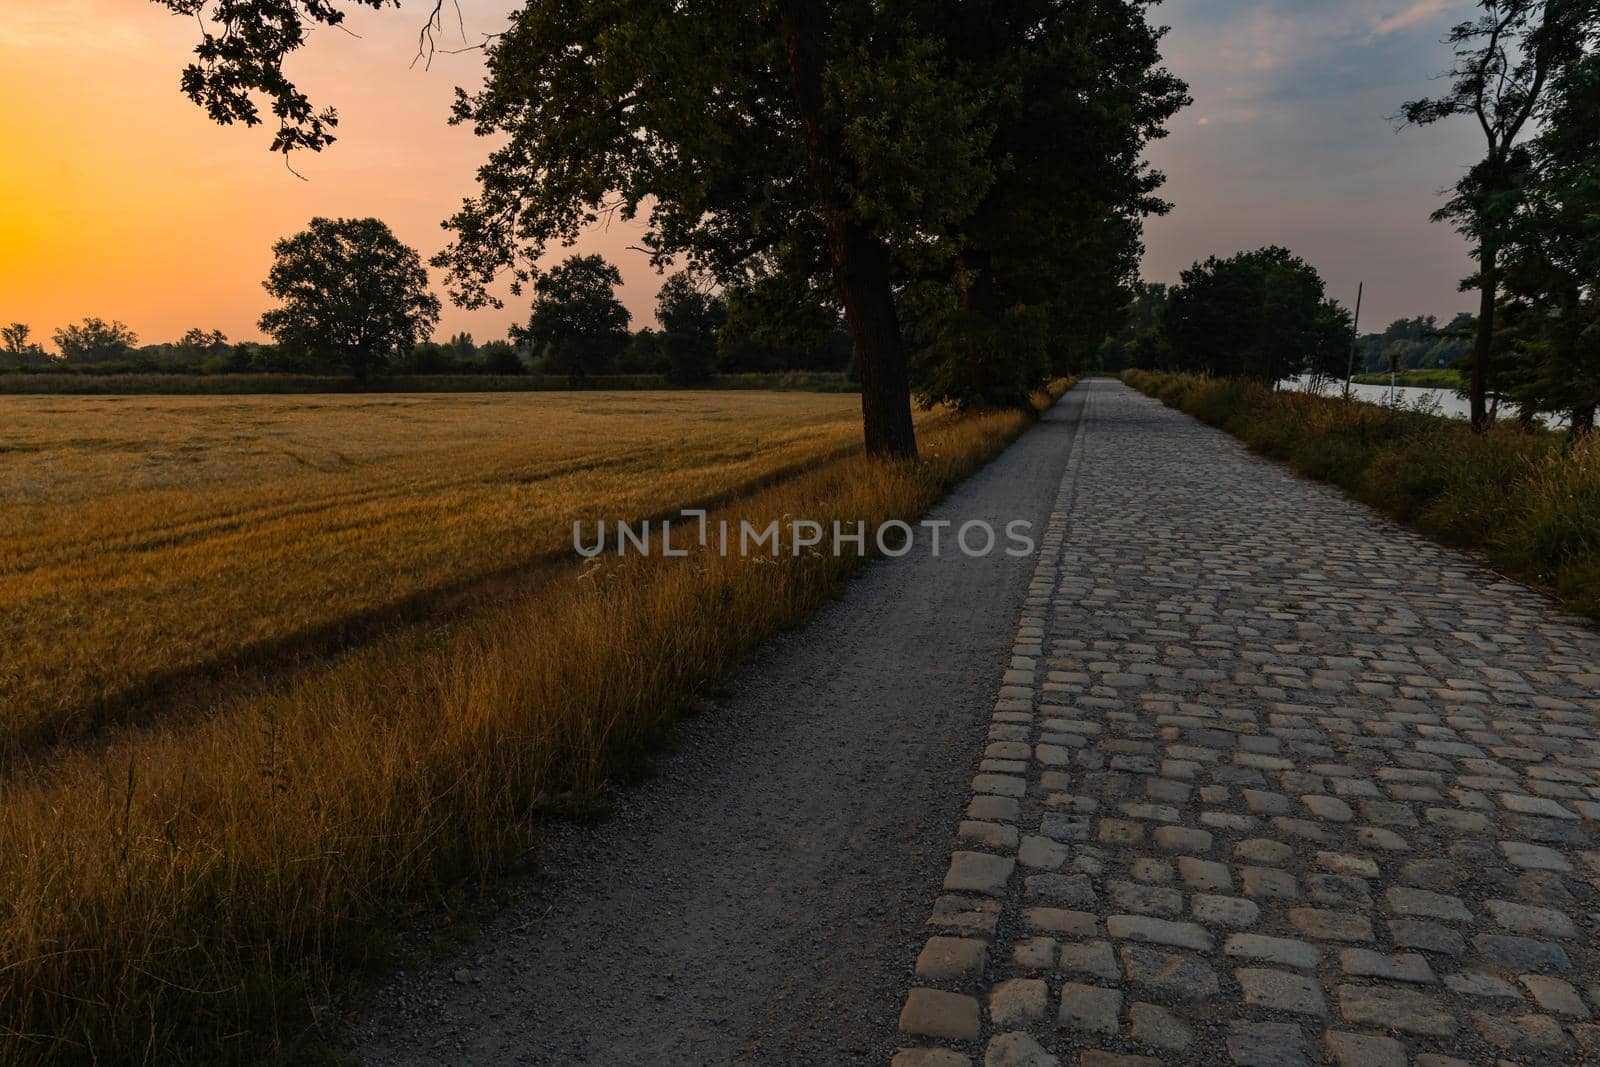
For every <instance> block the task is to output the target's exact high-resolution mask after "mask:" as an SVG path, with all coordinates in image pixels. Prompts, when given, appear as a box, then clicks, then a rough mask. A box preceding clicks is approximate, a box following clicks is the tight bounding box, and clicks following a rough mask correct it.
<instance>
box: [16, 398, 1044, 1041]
mask: <svg viewBox="0 0 1600 1067" xmlns="http://www.w3.org/2000/svg"><path fill="white" fill-rule="evenodd" d="M1026 422H1027V420H1026V419H1025V418H1024V417H1023V416H1022V415H1020V414H1016V413H1011V414H995V415H985V416H974V417H970V418H964V419H959V420H956V419H941V420H938V421H937V422H935V423H934V424H932V425H930V426H929V427H927V428H926V429H925V430H924V432H923V435H922V438H923V440H922V444H923V456H922V458H921V459H920V460H918V461H916V462H910V463H888V464H886V463H883V462H879V461H873V460H869V459H867V458H866V457H864V456H861V455H854V456H850V457H848V458H844V459H840V460H836V461H833V462H830V463H826V464H823V465H820V466H819V467H817V468H816V469H814V470H812V471H810V472H807V473H804V474H801V475H797V476H795V477H793V478H790V479H788V480H786V481H783V482H781V483H779V484H777V485H774V486H771V487H769V488H766V489H763V490H761V491H759V492H757V493H755V494H754V495H751V496H749V497H747V498H745V499H743V500H741V501H739V502H736V503H734V504H731V505H729V506H728V507H726V508H724V509H722V510H721V511H720V512H718V513H715V514H713V516H712V521H713V522H715V521H717V520H718V519H721V518H727V519H728V520H729V521H730V522H732V523H737V522H739V521H740V520H744V519H748V520H750V521H752V522H754V523H756V524H758V525H764V524H765V523H766V522H767V521H769V520H770V519H773V518H778V517H782V516H806V517H811V518H815V519H818V520H820V521H823V522H825V523H827V522H831V521H832V520H833V519H835V518H837V519H839V520H841V521H847V522H853V521H855V520H858V519H859V520H865V521H867V522H868V523H869V524H871V523H876V522H881V521H884V520H887V519H889V518H895V517H898V518H905V519H909V518H912V517H914V516H916V515H918V514H920V513H921V512H922V511H923V510H925V509H926V508H927V507H928V506H929V505H930V504H931V503H932V502H933V501H934V500H936V499H937V498H938V497H939V496H940V495H942V494H943V493H944V492H945V491H946V490H947V489H948V488H949V487H950V486H951V485H952V484H953V483H955V482H956V481H957V480H959V479H961V478H962V477H964V476H966V475H967V474H969V473H970V472H971V471H973V470H974V469H976V468H977V467H978V466H979V465H981V464H982V463H984V462H985V461H987V460H988V459H989V458H991V457H992V456H994V455H995V454H996V453H998V452H999V451H1000V450H1001V449H1002V448H1003V447H1004V446H1005V444H1006V443H1007V442H1009V441H1010V440H1011V439H1012V438H1014V437H1015V436H1016V435H1017V434H1018V433H1019V432H1020V431H1021V430H1022V429H1023V428H1024V426H1025V425H1026ZM856 565H857V561H855V560H853V559H851V558H849V557H844V558H836V557H834V556H833V555H832V554H807V555H802V556H800V557H792V556H786V557H782V558H779V559H765V558H763V559H756V558H751V559H740V558H736V557H728V558H724V557H722V556H720V555H716V554H707V553H701V554H698V555H695V556H692V557H691V558H688V559H661V558H659V557H653V558H649V559H642V558H637V557H634V558H630V559H623V560H612V561H610V562H608V563H605V564H603V565H597V566H593V567H589V568H582V569H579V568H573V569H572V570H571V571H570V572H569V573H568V574H567V576H566V577H565V578H563V579H561V580H558V581H554V582H552V583H551V584H549V585H547V586H546V587H544V588H543V589H542V590H541V591H539V592H537V593H534V594H531V595H527V596H524V597H521V598H518V599H516V600H515V601H513V602H509V603H504V604H500V605H497V606H493V607H485V608H481V609H480V610H478V611H476V612H474V613H472V614H470V615H468V616H465V617H462V618H459V619H456V620H453V621H451V622H450V623H448V624H447V625H444V626H440V627H431V628H412V629H410V630H406V631H402V632H398V633H396V634H394V635H392V636H391V637H389V638H388V639H386V640H384V641H382V642H379V643H377V644H375V645H372V646H369V647H366V648H363V649H361V650H359V651H356V652H352V653H350V654H347V655H346V656H344V657H343V658H342V659H340V660H339V661H337V662H334V663H331V664H329V665H327V666H325V667H322V668H319V669H314V670H310V671H308V672H306V673H304V674H302V675H301V676H299V677H298V678H297V679H295V680H294V681H293V683H292V684H288V685H286V686H282V687H279V688H275V689H261V690H256V691H250V692H245V693H241V694H239V695H238V696H237V697H236V698H235V699H234V700H232V701H231V702H229V703H228V704H227V705H225V706H222V707H219V708H217V709H215V713H214V714H213V715H211V716H210V717H209V718H206V719H204V720H203V721H199V722H195V723H191V724H188V725H185V726H182V727H178V726H173V725H161V724H158V725H156V726H154V727H152V728H149V729H145V730H124V731H123V732H122V733H121V734H120V735H119V736H116V737H114V738H112V739H110V740H109V741H108V742H107V743H106V744H105V745H103V746H101V747H98V748H96V749H94V750H92V751H90V750H83V749H78V750H65V751H63V752H62V753H61V754H60V756H59V758H58V759H57V760H55V761H54V762H53V763H52V764H51V765H50V766H49V767H48V769H46V770H43V771H39V772H36V773H33V774H31V775H30V776H28V777H26V778H23V777H17V778H14V779H13V780H12V781H10V782H9V783H8V784H7V795H6V797H5V803H4V805H3V806H0V887H3V893H0V953H3V956H0V959H3V966H0V1019H3V1020H4V1021H5V1023H6V1026H7V1030H6V1032H5V1033H3V1034H0V1061H3V1062H7V1063H12V1062H37V1061H46V1062H48V1061H59V1062H78V1061H95V1060H97V1061H101V1062H105V1061H127V1060H133V1061H152V1062H157V1061H159V1062H163V1063H216V1062H228V1061H253V1060H264V1059H273V1058H275V1057H286V1056H288V1055H289V1054H291V1053H292V1052H294V1051H295V1050H296V1049H297V1047H298V1043H299V1042H300V1041H301V1040H302V1039H303V1038H304V1036H305V1034H306V1033H307V1032H308V1028H309V1026H310V1023H309V1017H310V1014H311V1013H310V1010H309V1006H311V1005H325V1004H327V1003H328V997H329V996H330V993H329V990H330V989H333V990H337V989H338V988H339V986H340V984H341V981H342V976H344V975H346V974H347V973H348V972H349V971H350V970H352V969H354V968H358V967H359V966H360V964H361V962H362V960H363V959H364V954H365V952H366V950H367V949H368V948H369V947H370V940H369V933H368V932H369V931H371V930H373V929H375V928H378V927H380V926H381V924H382V921H383V920H385V919H387V918H390V917H392V916H394V915H395V914H396V913H397V910H398V909H400V908H401V907H403V906H405V905H407V904H417V903H421V904H424V905H426V904H428V903H429V902H432V903H433V904H435V905H437V902H438V900H439V899H440V898H441V897H442V896H444V895H445V894H447V893H448V891H449V890H450V888H451V886H452V885H456V884H459V880H461V879H466V880H469V881H471V880H477V879H483V878H486V877H488V876H489V875H491V874H492V873H493V872H494V871H496V870H497V869H500V868H501V867H503V866H504V865H505V864H506V863H507V862H508V861H510V860H512V859H513V858H514V857H516V856H517V855H518V854H519V853H520V852H521V851H522V850H524V849H526V848H527V846H528V845H529V844H530V843H531V841H532V840H533V838H534V832H535V830H536V828H537V824H538V820H539V818H540V816H541V814H542V813H544V812H547V811H550V810H560V809H562V808H563V807H565V806H567V805H569V804H570V803H571V802H572V801H573V800H574V798H581V797H583V796H585V795H586V794H589V793H592V792H593V791H594V790H596V789H597V788H599V787H601V786H602V785H603V784H605V783H606V782H607V781H608V780H612V779H613V778H614V777H615V776H616V775H617V774H619V773H621V772H623V771H625V770H626V769H627V768H628V767H629V766H631V765H633V764H634V763H635V762H636V761H637V760H638V758H639V753H640V752H641V751H643V750H644V749H645V748H646V747H647V746H648V744H649V743H650V742H651V741H652V740H654V739H656V738H659V737H660V736H661V734H662V732H663V730H665V729H666V728H667V727H668V726H669V725H670V723H671V722H672V721H673V719H674V718H675V717H676V716H677V715H678V714H679V713H680V712H681V710H682V709H684V708H685V707H686V706H687V704H688V702H689V701H690V700H691V699H692V698H693V697H694V695H695V694H696V693H697V692H698V691H700V690H702V689H703V688H704V687H705V686H706V685H707V684H708V683H710V682H711V681H712V680H714V679H715V678H717V677H718V676H719V675H721V674H723V673H724V672H726V671H727V670H728V669H729V668H731V667H732V666H734V665H735V664H736V663H738V662H739V661H740V660H741V659H742V658H744V657H746V656H748V655H750V654H751V653H752V652H753V651H754V650H755V649H756V648H757V647H758V645H759V643H760V642H761V641H762V640H763V639H764V638H766V637H768V636H770V635H771V634H773V633H774V632H775V631H777V630H779V629H781V628H783V627H786V626H789V625H792V624H794V623H795V622H797V621H799V620H800V619H801V618H803V617H804V616H805V615H806V614H807V613H808V612H810V611H811V610H813V609H815V608H816V607H817V606H819V605H820V604H821V603H823V602H824V601H825V600H826V599H827V598H828V597H829V596H831V595H832V594H833V592H834V591H835V590H836V589H837V588H838V585H839V583H840V581H841V580H842V579H843V578H844V577H845V576H846V574H847V573H848V572H849V571H850V570H851V569H852V568H853V567H854V566H856Z"/></svg>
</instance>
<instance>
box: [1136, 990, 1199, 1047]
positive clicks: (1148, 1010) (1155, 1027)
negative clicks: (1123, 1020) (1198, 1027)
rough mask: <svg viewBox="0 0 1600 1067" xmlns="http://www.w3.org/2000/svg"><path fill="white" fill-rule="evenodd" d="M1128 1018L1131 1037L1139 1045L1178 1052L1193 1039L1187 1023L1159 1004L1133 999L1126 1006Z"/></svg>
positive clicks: (1192, 1033) (1192, 1032)
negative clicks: (1131, 1031) (1131, 1026)
mask: <svg viewBox="0 0 1600 1067" xmlns="http://www.w3.org/2000/svg"><path fill="white" fill-rule="evenodd" d="M1128 1019H1129V1021H1130V1022H1132V1024H1133V1039H1134V1040H1135V1041H1137V1042H1138V1043H1139V1044H1141V1045H1154V1046H1155V1047H1156V1048H1164V1049H1170V1050H1171V1051H1173V1052H1178V1051H1181V1050H1183V1049H1185V1048H1188V1047H1189V1043H1190V1042H1191V1041H1193V1040H1194V1031H1193V1030H1191V1029H1190V1028H1189V1026H1188V1024H1186V1023H1185V1022H1184V1021H1183V1019H1182V1018H1181V1017H1179V1016H1178V1015H1176V1014H1174V1013H1173V1012H1171V1011H1169V1010H1168V1009H1166V1008H1164V1007H1162V1006H1161V1005H1159V1004H1146V1003H1144V1002H1143V1001H1135V1002H1134V1003H1133V1004H1132V1005H1130V1006H1129V1007H1128Z"/></svg>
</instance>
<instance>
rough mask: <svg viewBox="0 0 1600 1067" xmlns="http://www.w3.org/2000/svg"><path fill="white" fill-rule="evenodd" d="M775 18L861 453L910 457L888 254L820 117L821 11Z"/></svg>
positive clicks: (912, 448) (794, 4) (807, 8)
mask: <svg viewBox="0 0 1600 1067" xmlns="http://www.w3.org/2000/svg"><path fill="white" fill-rule="evenodd" d="M778 20H779V22H780V23H781V25H782V28H783V41H784V50H785V52H786V53H787V56H788V61H789V77H790V80H791V82H792V83H793V86H794V96H795V105H796V109H797V111H798V113H799V116H800V124H801V127H802V129H803V130H804V132H805V142H806V158H807V164H808V169H809V171H810V175H811V182H812V185H813V186H814V187H815V189H816V192H817V208H818V213H819V215H820V216H821V220H822V227H823V231H824V232H825V233H826V234H827V238H828V254H829V257H830V259H831V260H832V262H833V276H834V281H835V283H836V284H837V285H838V288H839V295H840V297H841V299H842V300H843V301H844V316H845V321H846V322H847V323H848V324H849V326H850V336H851V339H852V340H853V341H854V343H855V349H856V363H857V366H858V369H859V370H860V373H861V419H862V424H863V430H864V433H865V437H866V444H867V452H868V454H870V455H879V456H895V457H906V458H910V457H914V456H916V454H917V436H916V430H915V428H914V427H913V425H912V422H911V379H910V375H909V373H908V371H907V367H906V353H905V347H904V345H903V344H902V343H901V339H900V320H899V317H898V315H897V314H896V312H895V306H894V287H893V284H892V281H891V276H890V260H889V249H888V247H887V246H886V245H885V244H884V243H883V241H882V240H881V239H880V238H879V237H878V236H877V235H876V234H875V233H873V232H872V231H871V230H870V229H868V227H867V226H866V225H865V224H864V223H863V222H862V220H861V218H860V217H859V216H858V215H857V214H856V212H855V211H854V210H853V209H852V208H851V207H850V204H849V199H848V197H847V196H846V194H845V188H844V180H843V176H842V174H841V170H842V169H843V168H844V167H845V166H846V165H847V163H846V160H845V153H844V141H843V137H842V136H841V133H840V131H839V129H838V127H837V126H836V125H835V124H833V123H831V122H829V121H828V117H827V115H826V114H825V110H826V109H825V107H824V104H823V92H822V68H823V56H822V38H823V25H822V12H821V10H820V9H819V8H818V5H817V0H780V2H779V4H778Z"/></svg>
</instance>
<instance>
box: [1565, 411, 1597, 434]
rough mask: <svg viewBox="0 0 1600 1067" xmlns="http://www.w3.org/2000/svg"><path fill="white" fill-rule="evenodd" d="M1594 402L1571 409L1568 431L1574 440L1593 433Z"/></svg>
mask: <svg viewBox="0 0 1600 1067" xmlns="http://www.w3.org/2000/svg"><path fill="white" fill-rule="evenodd" d="M1596 407H1597V405H1595V404H1585V405H1584V406H1583V407H1581V408H1574V409H1573V410H1572V428H1571V429H1570V430H1569V431H1568V432H1569V433H1570V435H1571V437H1572V439H1573V440H1574V441H1578V440H1581V439H1583V438H1584V437H1587V436H1588V435H1589V434H1592V433H1594V417H1595V409H1596Z"/></svg>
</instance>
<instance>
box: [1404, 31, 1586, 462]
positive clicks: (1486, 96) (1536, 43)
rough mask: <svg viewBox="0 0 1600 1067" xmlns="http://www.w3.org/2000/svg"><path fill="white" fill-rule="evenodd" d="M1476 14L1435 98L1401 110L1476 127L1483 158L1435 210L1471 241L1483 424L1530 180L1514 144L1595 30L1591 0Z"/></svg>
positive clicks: (1424, 119)
mask: <svg viewBox="0 0 1600 1067" xmlns="http://www.w3.org/2000/svg"><path fill="white" fill-rule="evenodd" d="M1478 7H1479V9H1480V11H1481V14H1480V15H1479V16H1478V17H1477V18H1475V19H1473V20H1471V21H1468V22H1462V23H1460V24H1459V25H1457V26H1456V27H1455V28H1453V29H1452V30H1451V31H1450V36H1449V38H1448V40H1449V43H1450V44H1451V45H1452V46H1453V47H1454V49H1455V55H1456V62H1455V65H1454V66H1452V67H1451V68H1450V70H1449V71H1447V72H1446V74H1445V76H1446V77H1447V78H1449V79H1450V88H1449V90H1448V91H1447V92H1445V93H1444V94H1443V95H1441V96H1437V97H1430V98H1427V99H1422V100H1413V101H1410V102H1409V103H1407V104H1405V105H1404V107H1403V108H1402V109H1401V114H1402V116H1403V117H1404V119H1405V121H1406V122H1409V123H1415V124H1418V125H1427V124H1430V123H1434V122H1439V121H1440V120H1442V119H1446V118H1451V117H1453V116H1457V115H1470V116H1472V117H1473V118H1474V119H1476V120H1477V123H1478V127H1479V128H1480V129H1481V130H1482V131H1483V137H1484V146H1485V153H1484V157H1483V159H1482V160H1480V161H1479V162H1478V163H1477V164H1476V165H1474V166H1473V167H1472V169H1471V170H1469V171H1468V172H1467V174H1466V175H1465V176H1464V177H1463V178H1462V179H1461V180H1460V181H1459V182H1457V183H1456V187H1455V192H1454V195H1452V196H1451V198H1450V200H1449V201H1448V202H1447V203H1446V204H1445V206H1444V207H1442V208H1440V209H1439V210H1438V211H1436V212H1434V216H1433V217H1434V219H1435V220H1437V221H1443V222H1449V223H1452V224H1453V225H1454V226H1455V227H1456V229H1458V230H1460V231H1461V232H1462V233H1463V234H1464V235H1466V237H1467V238H1468V239H1469V240H1471V242H1472V244H1473V253H1472V254H1473V257H1474V258H1475V259H1476V260H1477V261H1478V270H1477V273H1476V274H1474V275H1472V276H1471V277H1469V278H1467V279H1466V280H1465V281H1463V282H1462V288H1463V289H1477V290H1478V319H1477V328H1478V332H1477V338H1476V340H1475V342H1474V344H1473V356H1472V377H1471V383H1470V388H1469V397H1470V400H1471V409H1472V427H1473V429H1475V430H1478V431H1480V432H1481V431H1483V430H1484V429H1486V428H1487V427H1488V425H1489V408H1488V390H1489V384H1488V383H1489V364H1490V358H1491V349H1492V347H1493V345H1494V332H1495V326H1494V322H1495V301H1496V297H1497V295H1498V293H1499V290H1500V281H1501V278H1500V271H1501V263H1500V257H1501V253H1502V251H1503V250H1504V248H1505V246H1506V244H1507V242H1508V241H1509V240H1510V227H1511V226H1512V224H1513V220H1514V219H1515V218H1516V215H1517V211H1518V209H1519V208H1520V207H1521V205H1522V203H1523V201H1524V197H1525V196H1526V190H1527V186H1528V184H1529V182H1530V180H1531V177H1532V175H1531V158H1530V156H1529V154H1528V152H1527V149H1526V148H1525V146H1522V145H1519V144H1518V138H1519V137H1521V135H1522V133H1523V130H1524V129H1525V128H1526V127H1527V125H1528V123H1529V122H1530V121H1531V120H1533V118H1534V117H1535V115H1536V114H1537V112H1538V109H1539V107H1540V105H1541V103H1542V101H1543V99H1544V95H1545V93H1546V91H1547V90H1548V89H1549V86H1550V81H1551V77H1552V76H1553V75H1554V74H1555V73H1556V72H1557V71H1559V70H1560V69H1561V67H1562V66H1563V65H1565V64H1567V63H1570V62H1572V61H1574V60H1576V59H1577V58H1578V57H1580V56H1581V55H1583V53H1584V51H1585V49H1586V48H1587V47H1588V46H1589V45H1590V44H1591V43H1592V42H1593V40H1594V37H1595V34H1596V32H1597V30H1600V2H1597V0H1478Z"/></svg>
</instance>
